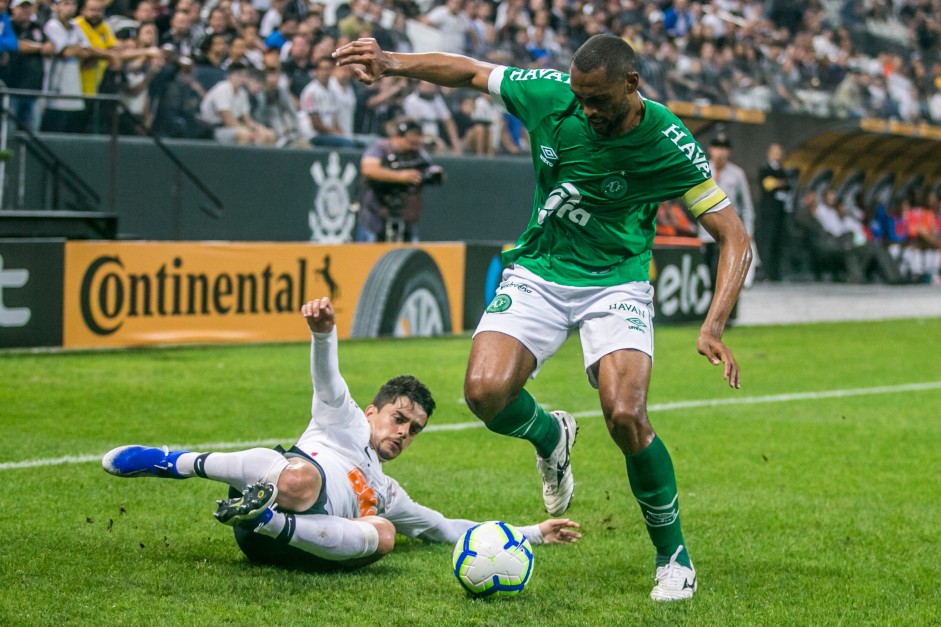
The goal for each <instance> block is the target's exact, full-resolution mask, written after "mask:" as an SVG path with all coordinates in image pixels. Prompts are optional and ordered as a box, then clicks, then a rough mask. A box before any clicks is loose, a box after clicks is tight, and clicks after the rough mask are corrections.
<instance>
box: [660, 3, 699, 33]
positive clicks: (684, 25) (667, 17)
mask: <svg viewBox="0 0 941 627" xmlns="http://www.w3.org/2000/svg"><path fill="white" fill-rule="evenodd" d="M694 23H695V19H694V17H693V13H692V11H690V8H689V1H688V0H673V3H672V4H671V5H670V6H669V7H667V9H666V10H665V11H664V12H663V28H664V30H666V32H667V34H669V35H670V36H671V37H683V36H684V35H686V34H687V33H688V32H689V30H690V28H691V27H692V26H693V24H694Z"/></svg>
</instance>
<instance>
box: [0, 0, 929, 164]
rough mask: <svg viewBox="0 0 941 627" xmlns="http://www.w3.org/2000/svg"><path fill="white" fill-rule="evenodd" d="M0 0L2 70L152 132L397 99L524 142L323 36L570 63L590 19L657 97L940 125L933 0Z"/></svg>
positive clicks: (49, 124)
mask: <svg viewBox="0 0 941 627" xmlns="http://www.w3.org/2000/svg"><path fill="white" fill-rule="evenodd" d="M7 5H9V6H7ZM7 10H9V14H7V13H6V12H7ZM0 13H3V17H2V22H0V24H2V26H0V35H2V36H0V54H2V57H0V79H2V80H3V81H4V83H5V84H6V85H7V86H8V87H11V88H20V89H46V90H48V91H52V92H55V93H57V94H64V95H74V96H81V95H84V96H92V95H95V94H99V93H112V94H118V95H119V96H120V98H121V100H122V102H123V103H124V105H125V107H126V108H127V109H128V110H129V111H131V112H132V113H134V114H136V115H137V116H139V117H140V118H141V119H142V120H144V122H145V124H146V125H148V126H150V127H151V128H152V129H153V130H154V132H156V133H157V134H159V135H162V136H171V137H190V138H210V137H215V138H216V139H217V140H219V141H224V142H235V143H240V144H249V143H252V144H278V145H309V143H311V142H313V143H315V144H326V145H350V144H352V143H356V141H357V138H360V137H375V136H377V135H381V134H383V132H384V125H385V124H386V123H387V122H388V121H389V120H391V119H393V118H395V117H396V116H398V115H400V114H403V113H404V114H407V115H412V116H414V117H417V118H419V119H420V120H422V121H423V123H424V125H425V127H426V132H427V134H428V135H429V136H430V137H432V138H434V141H435V142H436V144H437V147H438V149H439V150H448V151H451V152H454V153H470V154H493V153H495V152H497V153H509V154H518V153H525V152H526V151H527V150H526V149H527V146H526V136H525V130H524V129H522V128H521V127H520V125H519V123H518V122H517V121H515V120H514V119H513V118H511V117H509V116H505V115H503V114H501V113H500V112H498V111H497V110H496V109H495V108H494V107H493V105H492V103H490V102H489V101H488V99H487V98H486V97H483V96H479V95H476V94H472V93H467V92H462V91H454V90H439V89H438V88H436V87H433V86H431V85H420V84H418V85H417V84H410V83H409V82H408V81H406V80H404V79H398V78H387V79H383V80H381V81H379V82H378V83H377V84H374V85H371V86H364V85H361V84H360V83H358V82H357V81H355V80H351V78H352V77H351V74H350V71H349V70H348V69H346V68H337V67H335V64H334V63H333V61H332V59H331V57H330V54H331V53H332V51H333V50H334V49H335V48H336V47H337V46H339V45H342V44H343V43H345V42H347V41H349V40H352V39H356V38H359V37H364V36H370V37H374V38H376V39H377V41H378V42H379V43H380V45H381V46H382V47H383V48H386V49H391V50H396V51H411V50H414V49H416V48H417V49H427V48H429V47H433V48H435V49H441V50H446V51H451V52H456V53H467V54H470V55H472V56H475V57H478V58H483V59H487V60H489V61H492V62H495V63H501V64H508V65H514V66H517V67H525V68H547V67H555V68H567V67H568V65H569V61H570V58H571V54H572V51H573V50H575V49H576V48H577V47H578V46H579V45H581V44H582V43H583V42H584V41H585V40H587V39H588V37H590V36H591V35H593V34H596V33H599V32H612V33H616V34H620V35H621V36H622V37H623V38H624V39H625V40H627V41H628V42H629V43H631V44H632V45H633V46H634V48H635V49H636V50H637V51H638V52H639V53H640V56H639V59H640V68H639V69H640V72H641V76H642V78H643V81H644V88H643V89H644V93H645V95H647V96H648V97H650V98H653V99H655V100H660V101H664V102H666V101H689V102H696V103H700V104H720V105H733V106H738V107H745V108H758V109H765V110H779V111H789V112H805V113H811V114H817V115H822V116H843V117H880V118H886V119H898V120H903V121H908V122H915V121H924V122H933V123H937V124H941V0H895V1H891V0H764V1H760V0H711V1H708V2H692V1H690V0H664V1H662V2H643V1H641V0H594V1H589V0H500V1H499V2H491V1H490V0H445V2H444V3H443V4H439V5H437V6H435V0H384V2H379V1H373V0H349V1H345V0H324V1H322V2H321V1H317V0H312V1H310V2H306V1H305V0H250V1H249V0H205V1H204V2H200V0H175V1H172V0H171V1H170V2H168V1H167V0H83V2H81V4H80V5H77V4H76V2H75V0H0ZM14 111H15V113H16V114H17V115H18V116H19V117H20V118H21V119H22V120H23V121H24V122H26V123H27V124H29V125H31V126H32V127H33V128H40V126H43V127H44V128H45V129H46V130H59V131H75V132H83V131H88V130H96V129H100V128H102V125H103V124H104V123H105V118H104V117H103V116H105V115H107V114H108V112H109V109H108V108H107V107H106V106H102V105H101V104H96V105H91V104H89V105H85V104H83V103H82V101H81V100H80V99H70V100H66V99H59V100H52V101H49V102H42V103H40V102H37V101H35V100H32V99H27V98H20V99H17V100H16V102H15V103H14ZM41 114H42V115H41ZM122 131H123V132H126V133H135V132H139V129H138V128H136V127H135V125H134V124H133V123H131V122H130V121H129V120H124V122H123V123H122Z"/></svg>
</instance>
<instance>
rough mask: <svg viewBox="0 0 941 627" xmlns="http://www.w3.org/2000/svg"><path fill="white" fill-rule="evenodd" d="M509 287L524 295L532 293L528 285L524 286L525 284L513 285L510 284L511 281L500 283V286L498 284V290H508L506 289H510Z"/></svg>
mask: <svg viewBox="0 0 941 627" xmlns="http://www.w3.org/2000/svg"><path fill="white" fill-rule="evenodd" d="M511 287H515V288H516V289H518V290H519V291H521V292H523V293H524V294H532V293H533V290H532V289H531V288H530V287H529V286H528V285H526V284H525V283H513V282H511V281H506V282H505V283H501V284H500V289H501V290H508V289H510V288H511Z"/></svg>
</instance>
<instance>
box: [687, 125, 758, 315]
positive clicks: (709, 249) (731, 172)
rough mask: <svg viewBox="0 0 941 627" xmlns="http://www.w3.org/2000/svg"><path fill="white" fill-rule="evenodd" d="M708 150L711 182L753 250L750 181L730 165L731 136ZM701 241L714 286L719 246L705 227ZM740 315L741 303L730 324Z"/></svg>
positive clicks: (718, 136)
mask: <svg viewBox="0 0 941 627" xmlns="http://www.w3.org/2000/svg"><path fill="white" fill-rule="evenodd" d="M707 150H708V152H709V167H710V169H711V170H712V180H714V181H715V182H716V185H718V186H719V187H720V188H721V189H722V191H724V192H725V195H726V196H728V198H729V201H731V203H732V206H733V207H734V208H735V210H736V211H737V212H738V214H739V217H740V218H741V219H742V224H744V225H745V231H746V232H747V233H748V236H749V237H750V238H751V240H752V247H753V248H754V245H755V243H754V231H755V207H754V205H752V200H751V192H750V191H749V185H748V177H747V176H746V175H745V171H744V170H743V169H742V168H740V167H739V166H737V165H735V164H734V163H732V162H731V161H729V156H730V155H731V152H732V141H731V140H730V139H729V136H728V135H726V134H725V133H724V132H720V133H718V134H716V136H715V137H713V138H712V140H711V141H710V142H709V148H708V149H707ZM699 241H700V242H702V248H703V257H704V259H705V262H706V263H707V264H708V265H709V272H710V277H711V279H712V284H713V285H715V284H716V277H717V276H718V273H719V245H718V244H716V241H715V240H714V239H713V238H712V236H711V235H709V233H708V232H707V231H706V230H705V229H704V228H702V226H700V227H699ZM746 285H750V281H747V280H746ZM737 311H738V303H736V304H735V305H734V306H733V307H732V312H731V313H730V314H729V320H735V318H736V316H737Z"/></svg>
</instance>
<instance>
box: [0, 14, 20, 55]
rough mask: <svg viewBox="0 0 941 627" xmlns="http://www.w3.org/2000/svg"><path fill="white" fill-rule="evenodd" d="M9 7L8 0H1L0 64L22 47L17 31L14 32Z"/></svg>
mask: <svg viewBox="0 0 941 627" xmlns="http://www.w3.org/2000/svg"><path fill="white" fill-rule="evenodd" d="M8 8H9V3H8V2H7V0H0V64H4V63H5V58H6V56H7V55H8V54H10V53H15V52H17V51H19V49H20V45H19V43H18V42H17V39H16V33H15V32H13V25H12V24H11V23H10V14H9V13H7V9H8Z"/></svg>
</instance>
